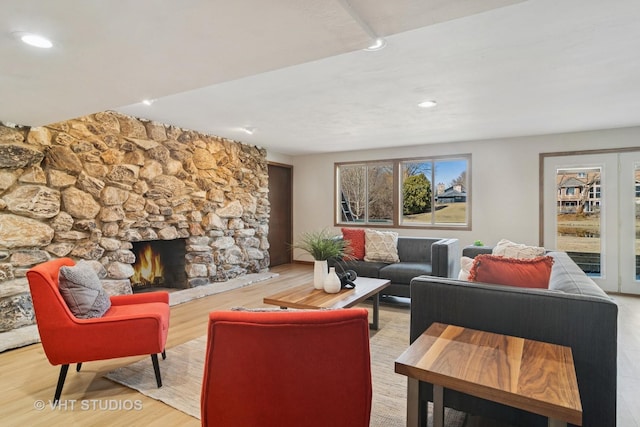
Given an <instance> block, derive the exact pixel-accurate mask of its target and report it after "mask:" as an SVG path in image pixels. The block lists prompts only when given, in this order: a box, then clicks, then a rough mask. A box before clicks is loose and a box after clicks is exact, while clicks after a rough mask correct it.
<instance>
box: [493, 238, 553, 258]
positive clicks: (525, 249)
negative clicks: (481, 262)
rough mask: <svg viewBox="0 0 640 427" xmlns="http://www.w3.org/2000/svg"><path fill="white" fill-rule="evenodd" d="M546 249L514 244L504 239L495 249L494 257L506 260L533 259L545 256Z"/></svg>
mask: <svg viewBox="0 0 640 427" xmlns="http://www.w3.org/2000/svg"><path fill="white" fill-rule="evenodd" d="M544 253H545V249H544V248H542V247H539V246H527V245H525V244H522V243H513V242H511V241H509V240H507V239H502V240H500V241H499V242H498V244H497V245H496V246H495V247H494V248H493V251H492V252H491V254H492V255H498V256H503V257H505V258H517V259H531V258H536V257H539V256H542V255H544Z"/></svg>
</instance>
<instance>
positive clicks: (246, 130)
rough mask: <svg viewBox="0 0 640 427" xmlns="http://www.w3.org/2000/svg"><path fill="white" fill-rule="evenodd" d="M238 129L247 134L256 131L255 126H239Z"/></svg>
mask: <svg viewBox="0 0 640 427" xmlns="http://www.w3.org/2000/svg"><path fill="white" fill-rule="evenodd" d="M240 130H241V131H242V132H244V133H246V134H247V135H253V133H254V132H255V131H256V128H253V127H250V126H246V127H243V128H240Z"/></svg>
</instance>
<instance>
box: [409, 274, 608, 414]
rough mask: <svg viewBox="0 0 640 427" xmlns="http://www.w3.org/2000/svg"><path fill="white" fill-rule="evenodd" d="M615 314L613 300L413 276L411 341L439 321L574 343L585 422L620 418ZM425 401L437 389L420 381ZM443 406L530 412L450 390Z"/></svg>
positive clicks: (538, 338)
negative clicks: (433, 389)
mask: <svg viewBox="0 0 640 427" xmlns="http://www.w3.org/2000/svg"><path fill="white" fill-rule="evenodd" d="M617 316H618V307H617V305H616V304H615V302H613V301H612V300H610V299H608V298H601V297H593V296H585V295H577V294H568V293H564V292H556V291H549V290H542V289H524V288H516V287H510V286H499V285H490V284H482V283H470V282H464V281H460V280H453V279H444V278H438V277H432V276H420V277H417V278H415V279H413V280H412V281H411V327H410V334H411V336H410V339H411V342H413V341H415V340H416V338H417V337H418V336H420V334H422V332H423V331H424V330H425V329H426V328H428V327H429V326H430V325H431V324H432V323H433V322H441V323H446V324H453V325H458V326H462V327H468V328H472V329H479V330H483V331H489V332H495V333H500V334H506V335H513V336H518V337H523V338H527V339H533V340H538V341H544V342H549V343H553V344H559V345H564V346H568V347H571V349H572V352H573V358H574V364H575V368H576V374H577V377H578V386H579V389H580V397H581V400H582V408H583V411H584V412H583V423H584V424H583V425H584V426H585V427H588V426H615V423H616V375H617V361H616V360H617ZM420 398H421V399H422V400H431V399H432V395H431V388H430V387H428V386H426V385H425V386H422V385H421V387H420ZM445 406H448V407H452V408H457V409H459V410H463V411H467V412H474V411H476V413H478V414H479V415H482V414H481V413H480V412H483V411H485V410H488V411H489V413H488V414H485V415H489V416H491V415H497V414H500V416H498V417H499V418H504V417H508V416H527V415H524V414H516V411H517V410H515V409H510V408H506V407H500V406H499V405H498V404H491V403H490V402H486V401H484V402H480V401H478V399H475V398H472V397H470V396H465V395H461V394H458V393H455V392H449V393H446V392H445ZM520 412H522V411H520ZM514 414H515V415H514ZM511 421H512V422H515V423H516V424H518V425H519V422H518V421H517V420H516V421H514V420H513V419H512V420H511Z"/></svg>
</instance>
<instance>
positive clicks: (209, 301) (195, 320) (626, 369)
mask: <svg viewBox="0 0 640 427" xmlns="http://www.w3.org/2000/svg"><path fill="white" fill-rule="evenodd" d="M272 271H273V272H276V273H279V274H280V276H279V277H276V278H273V279H270V280H268V281H264V282H261V283H256V284H253V285H249V286H246V287H244V288H240V289H236V290H232V291H228V292H223V293H221V294H217V295H212V296H209V297H205V298H201V299H198V300H195V301H191V302H188V303H184V304H181V305H178V306H175V307H172V308H171V326H170V331H169V338H168V342H167V347H168V348H170V347H173V346H176V345H179V344H182V343H184V342H186V341H189V340H192V339H194V338H197V337H199V336H202V335H204V334H205V333H206V326H207V316H208V313H209V312H210V311H213V310H223V309H229V308H231V307H235V306H245V307H263V306H265V305H264V304H263V303H262V298H263V297H264V296H265V295H268V294H270V293H274V292H278V291H280V290H283V289H286V288H288V287H291V286H294V285H297V284H299V283H301V282H302V281H308V280H309V281H310V280H311V278H312V268H311V266H309V265H304V264H287V265H282V266H278V267H275V268H273V269H272ZM614 298H615V299H616V300H617V302H618V304H619V307H620V313H619V321H618V343H619V346H618V348H619V351H618V426H619V427H640V406H639V405H637V403H636V401H637V396H640V363H638V362H639V361H640V332H639V331H640V297H634V296H626V295H614ZM382 327H384V326H382ZM96 339H98V337H96ZM143 358H146V359H148V361H149V363H151V360H150V358H149V356H144V357H129V358H122V359H114V360H106V361H97V362H88V363H85V364H83V366H82V371H81V372H80V373H76V372H75V369H69V374H68V376H67V381H66V383H65V386H64V389H63V391H62V398H61V399H62V400H61V403H62V404H61V405H60V406H59V407H57V408H52V407H51V405H50V403H49V402H50V399H52V397H53V392H54V389H55V384H56V381H57V378H58V372H59V368H58V367H53V366H51V365H50V364H49V362H48V361H47V359H46V356H45V355H44V352H43V349H42V346H41V345H40V344H33V345H30V346H26V347H22V348H18V349H14V350H9V351H6V352H4V353H0V379H1V381H2V382H1V387H2V399H1V400H0V420H1V421H0V424H2V425H3V426H25V425H29V426H52V425H66V426H98V425H106V424H108V425H128V426H151V425H157V424H158V423H161V424H162V425H180V426H199V425H200V422H199V421H198V420H196V419H194V418H192V417H190V416H188V415H186V414H184V413H182V412H180V411H178V410H176V409H173V408H171V407H170V406H167V405H165V404H164V403H162V402H159V401H156V400H154V399H151V398H148V397H146V396H144V395H142V394H140V393H138V392H136V391H134V390H132V389H129V388H127V387H124V386H122V385H119V384H116V383H114V382H111V381H109V380H107V379H105V378H103V376H104V375H105V374H106V373H107V372H108V371H110V370H112V369H115V368H117V367H120V366H124V365H127V364H129V363H131V362H134V361H136V360H140V359H143ZM160 369H161V370H162V361H160ZM41 403H44V408H43V409H42V408H38V407H37V406H38V405H40V404H41Z"/></svg>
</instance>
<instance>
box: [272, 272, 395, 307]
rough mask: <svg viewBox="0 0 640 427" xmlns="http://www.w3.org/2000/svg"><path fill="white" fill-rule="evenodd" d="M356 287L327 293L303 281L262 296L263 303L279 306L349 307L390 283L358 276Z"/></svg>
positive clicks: (384, 280)
mask: <svg viewBox="0 0 640 427" xmlns="http://www.w3.org/2000/svg"><path fill="white" fill-rule="evenodd" d="M355 284H356V287H355V288H353V289H342V290H341V291H340V292H338V293H337V294H329V293H326V292H325V291H323V290H322V289H315V288H314V287H313V283H311V282H309V283H305V284H302V285H299V286H296V287H293V288H290V289H286V290H284V291H282V292H278V293H277V294H273V295H270V296H267V297H265V298H264V300H263V301H264V303H265V304H272V305H277V306H280V307H288V308H299V309H309V308H311V309H314V308H349V307H353V306H354V305H356V304H358V303H361V302H362V301H364V300H366V299H367V298H369V297H370V296H372V295H375V294H377V293H378V292H380V291H381V290H383V289H384V288H386V287H387V286H389V285H390V284H391V282H389V280H386V279H372V278H369V277H358V278H357V279H356V280H355Z"/></svg>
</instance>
